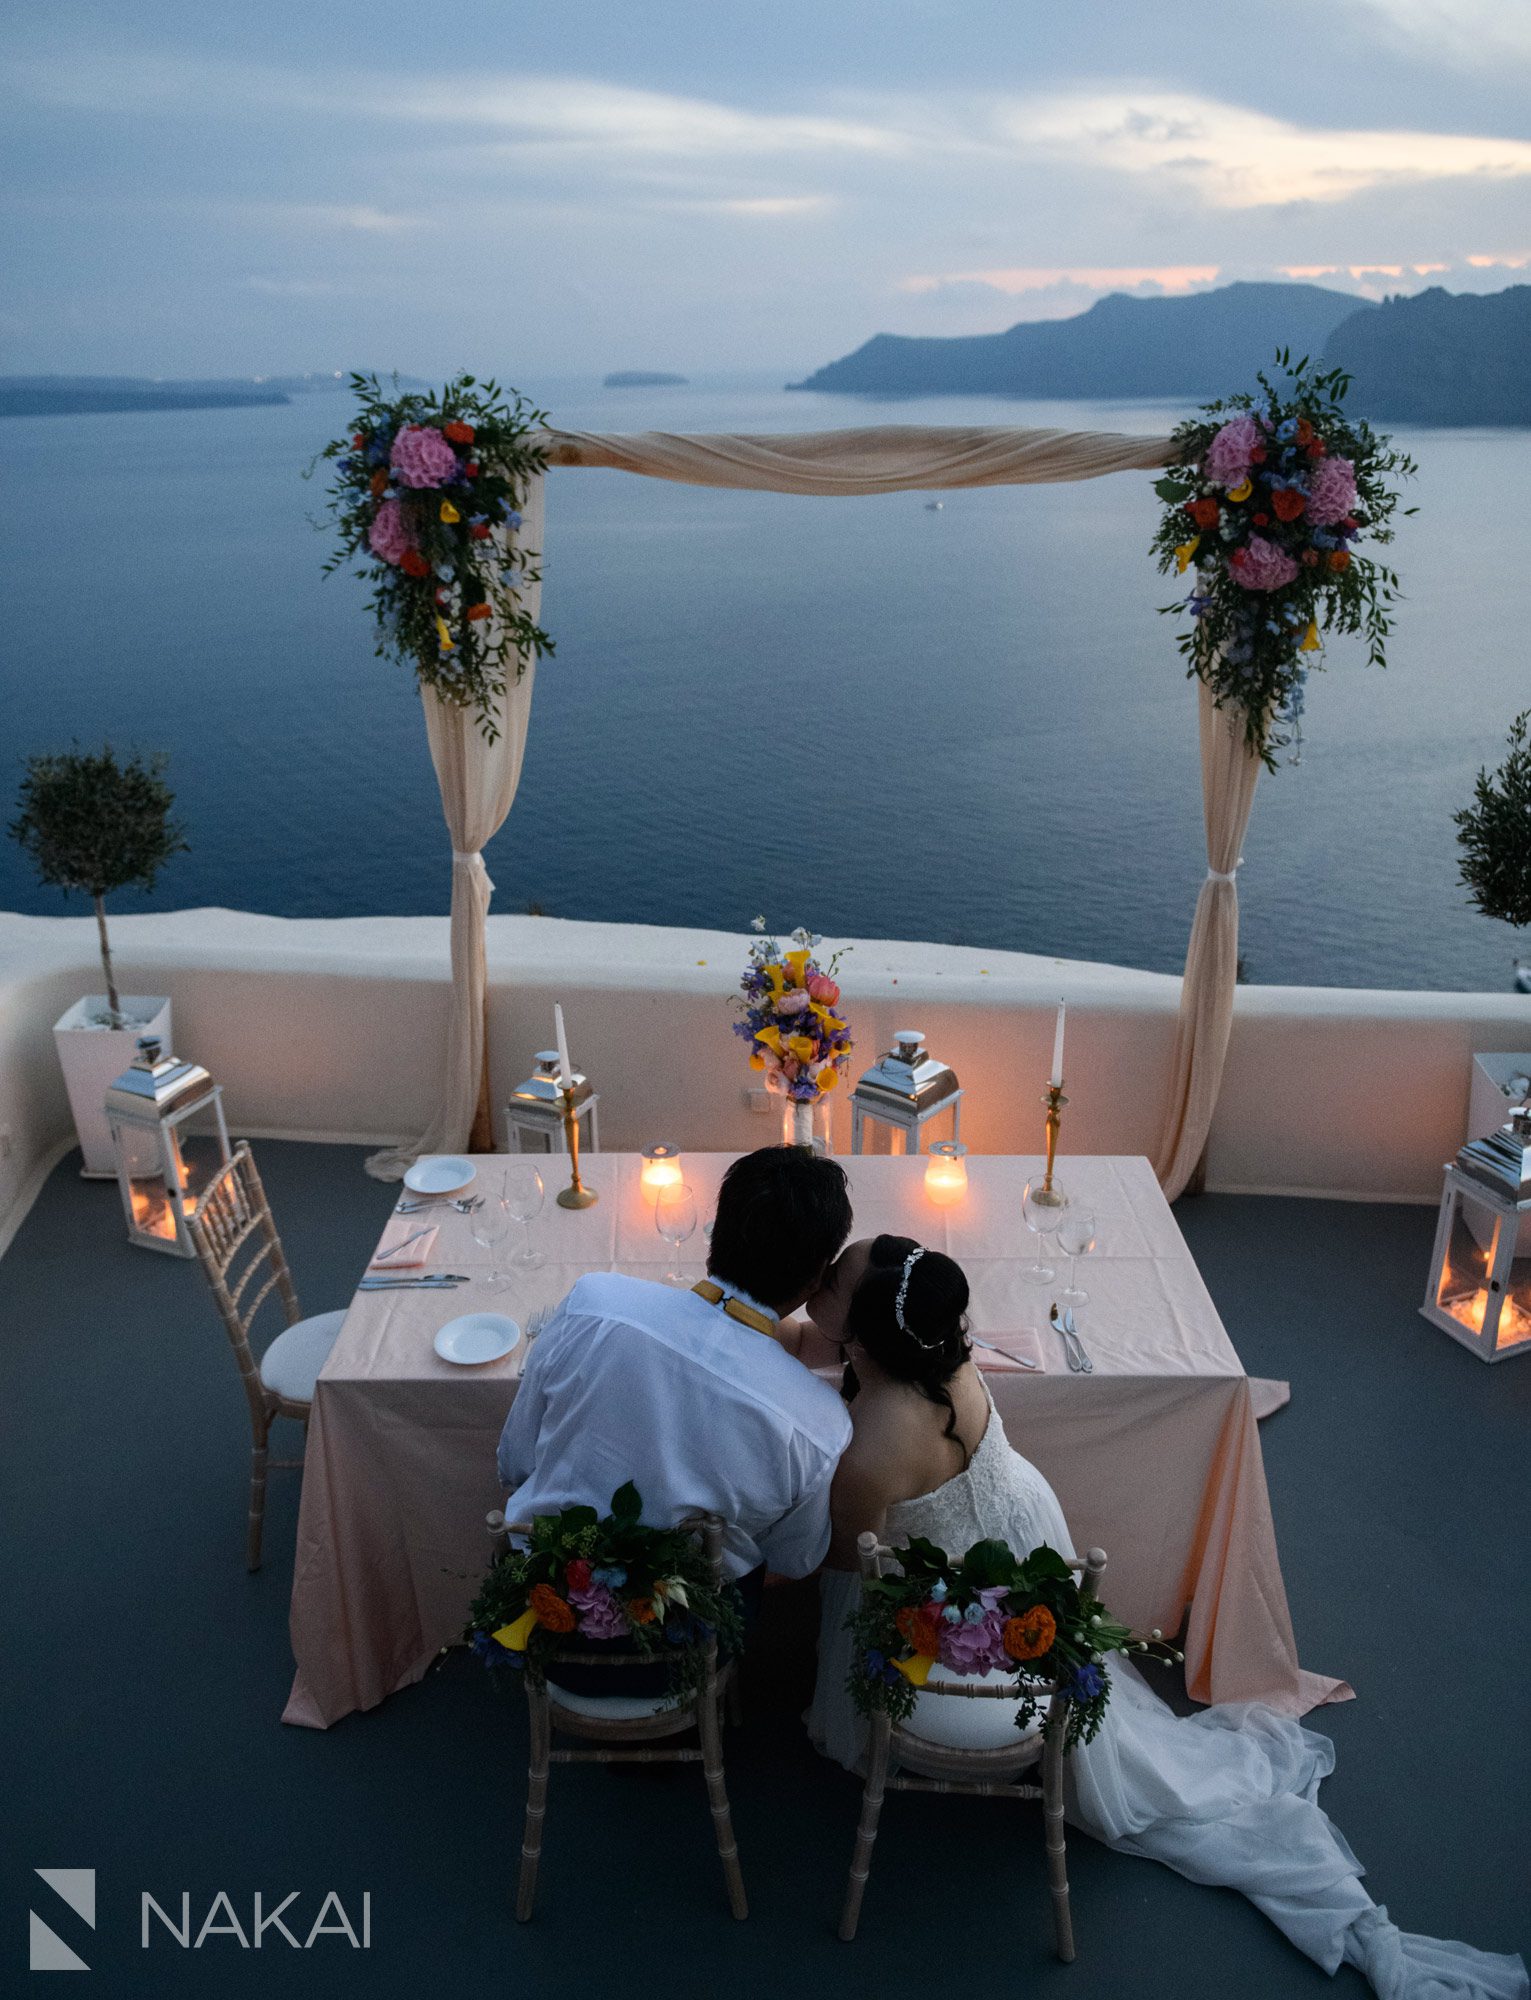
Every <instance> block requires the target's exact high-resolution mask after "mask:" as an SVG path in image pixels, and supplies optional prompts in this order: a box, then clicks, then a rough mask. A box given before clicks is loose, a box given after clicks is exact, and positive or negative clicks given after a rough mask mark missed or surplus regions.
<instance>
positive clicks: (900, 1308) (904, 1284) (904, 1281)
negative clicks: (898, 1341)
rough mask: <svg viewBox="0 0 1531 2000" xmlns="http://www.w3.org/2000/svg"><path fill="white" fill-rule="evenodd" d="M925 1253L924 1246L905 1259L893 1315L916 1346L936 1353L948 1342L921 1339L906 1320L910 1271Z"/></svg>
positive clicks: (900, 1328) (901, 1331) (902, 1330)
mask: <svg viewBox="0 0 1531 2000" xmlns="http://www.w3.org/2000/svg"><path fill="white" fill-rule="evenodd" d="M924 1255H925V1251H924V1248H923V1247H921V1248H920V1249H918V1250H911V1251H910V1252H909V1255H908V1256H907V1257H906V1258H905V1259H904V1275H903V1276H902V1277H901V1278H900V1279H899V1281H898V1297H897V1298H896V1299H895V1300H894V1301H893V1317H894V1319H895V1320H896V1321H897V1322H898V1330H899V1332H900V1333H902V1334H905V1335H907V1336H908V1338H909V1339H910V1340H912V1341H913V1342H914V1344H915V1346H916V1347H923V1348H924V1350H925V1352H926V1353H927V1354H934V1353H935V1352H936V1350H937V1349H938V1348H941V1347H944V1346H945V1345H946V1342H945V1341H944V1340H921V1338H920V1336H919V1335H918V1334H917V1333H916V1332H915V1331H914V1330H913V1328H912V1327H910V1326H909V1325H907V1324H906V1322H905V1320H904V1301H905V1300H906V1299H907V1298H908V1296H909V1273H910V1272H911V1271H912V1270H913V1269H914V1267H915V1265H916V1264H918V1263H919V1261H920V1259H921V1258H922V1257H923V1256H924Z"/></svg>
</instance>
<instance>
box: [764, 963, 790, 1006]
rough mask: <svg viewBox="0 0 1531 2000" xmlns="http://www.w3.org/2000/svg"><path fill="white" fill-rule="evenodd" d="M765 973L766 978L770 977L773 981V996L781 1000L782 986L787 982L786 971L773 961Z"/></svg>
mask: <svg viewBox="0 0 1531 2000" xmlns="http://www.w3.org/2000/svg"><path fill="white" fill-rule="evenodd" d="M765 975H766V978H767V979H769V980H770V982H771V998H772V999H773V1000H779V999H780V998H781V992H782V988H783V987H784V986H785V985H786V983H787V975H786V973H785V972H783V970H782V969H781V967H780V966H779V965H777V964H775V963H774V962H773V963H772V964H770V965H768V966H767V967H766V969H765Z"/></svg>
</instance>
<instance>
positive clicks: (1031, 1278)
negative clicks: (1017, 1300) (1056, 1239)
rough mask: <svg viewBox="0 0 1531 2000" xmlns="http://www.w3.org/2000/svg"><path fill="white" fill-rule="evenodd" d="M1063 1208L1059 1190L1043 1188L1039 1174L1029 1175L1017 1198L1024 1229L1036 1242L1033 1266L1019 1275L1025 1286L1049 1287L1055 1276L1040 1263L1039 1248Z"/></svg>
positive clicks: (1064, 1198)
mask: <svg viewBox="0 0 1531 2000" xmlns="http://www.w3.org/2000/svg"><path fill="white" fill-rule="evenodd" d="M1067 1207H1068V1196H1067V1195H1066V1194H1065V1193H1064V1192H1063V1190H1062V1188H1060V1187H1056V1186H1054V1187H1048V1186H1046V1185H1045V1183H1044V1179H1043V1176H1042V1175H1041V1174H1033V1175H1032V1177H1031V1179H1030V1180H1029V1181H1028V1182H1027V1183H1026V1186H1025V1189H1024V1190H1023V1192H1022V1194H1021V1214H1022V1215H1023V1216H1024V1217H1025V1218H1026V1227H1027V1228H1028V1229H1029V1230H1030V1231H1031V1233H1032V1235H1033V1236H1035V1237H1036V1238H1037V1256H1036V1262H1035V1263H1033V1264H1028V1265H1027V1266H1026V1268H1025V1269H1024V1270H1023V1271H1022V1272H1021V1276H1022V1277H1023V1278H1024V1279H1026V1281H1027V1283H1028V1284H1032V1285H1047V1284H1051V1283H1052V1280H1053V1278H1054V1277H1055V1276H1056V1275H1057V1274H1056V1273H1055V1272H1054V1270H1053V1267H1052V1265H1051V1264H1044V1263H1043V1262H1042V1244H1043V1242H1044V1240H1045V1239H1046V1238H1047V1237H1049V1236H1051V1235H1052V1233H1053V1231H1054V1230H1055V1229H1056V1228H1057V1227H1058V1224H1059V1223H1060V1222H1061V1221H1062V1220H1063V1212H1064V1210H1065V1209H1066V1208H1067Z"/></svg>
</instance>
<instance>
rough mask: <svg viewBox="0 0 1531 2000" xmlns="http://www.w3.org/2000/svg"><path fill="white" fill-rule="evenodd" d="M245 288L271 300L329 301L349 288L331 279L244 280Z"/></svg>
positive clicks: (253, 278)
mask: <svg viewBox="0 0 1531 2000" xmlns="http://www.w3.org/2000/svg"><path fill="white" fill-rule="evenodd" d="M245 285H246V288H247V289H248V290H250V291H252V292H262V293H264V294H265V295H266V296H267V297H268V298H273V299H331V298H338V297H340V296H341V295H342V294H343V293H345V292H347V291H349V290H350V289H351V288H350V287H349V286H347V285H337V284H336V283H335V282H334V280H333V279H331V278H267V277H260V276H257V277H251V278H246V279H245Z"/></svg>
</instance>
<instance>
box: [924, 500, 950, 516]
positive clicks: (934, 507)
mask: <svg viewBox="0 0 1531 2000" xmlns="http://www.w3.org/2000/svg"><path fill="white" fill-rule="evenodd" d="M945 506H946V502H945V501H944V500H927V501H926V502H925V512H926V513H927V514H939V513H941V512H942V511H943V509H944V508H945Z"/></svg>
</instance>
